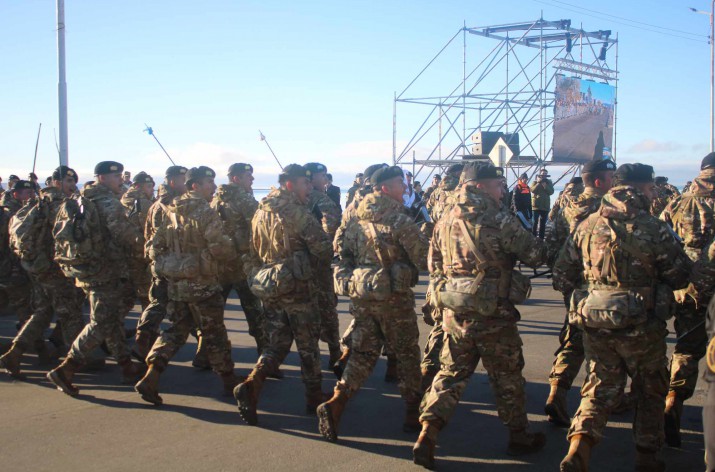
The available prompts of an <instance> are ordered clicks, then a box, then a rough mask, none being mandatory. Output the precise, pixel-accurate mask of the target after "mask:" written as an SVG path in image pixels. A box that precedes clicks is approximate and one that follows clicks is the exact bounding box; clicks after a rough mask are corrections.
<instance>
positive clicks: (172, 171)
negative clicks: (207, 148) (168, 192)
mask: <svg viewBox="0 0 715 472" xmlns="http://www.w3.org/2000/svg"><path fill="white" fill-rule="evenodd" d="M188 171H189V169H187V168H186V167H184V166H171V167H169V168H168V169H166V173H165V174H164V176H166V177H176V176H178V175H186V173H187V172H188Z"/></svg>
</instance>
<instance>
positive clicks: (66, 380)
mask: <svg viewBox="0 0 715 472" xmlns="http://www.w3.org/2000/svg"><path fill="white" fill-rule="evenodd" d="M81 368H82V363H81V362H78V361H76V360H74V359H73V358H71V357H67V358H66V359H65V361H64V362H63V363H62V364H60V365H59V366H58V367H57V368H56V369H54V370H51V371H50V372H49V373H48V374H47V378H48V379H49V381H50V382H52V383H53V384H55V385H56V386H57V390H60V391H62V392H64V393H66V394H67V395H69V396H71V397H76V396H77V395H79V389H78V388H77V387H75V386H74V385H72V379H73V378H74V374H75V372H77V371H78V370H79V369H81Z"/></svg>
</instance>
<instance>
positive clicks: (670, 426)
mask: <svg viewBox="0 0 715 472" xmlns="http://www.w3.org/2000/svg"><path fill="white" fill-rule="evenodd" d="M682 415H683V400H682V398H679V397H678V394H677V393H676V392H675V391H674V390H671V391H669V392H668V396H667V397H665V413H664V416H665V443H666V444H667V445H668V446H670V447H680V446H681V444H682V439H681V437H680V418H681V416H682Z"/></svg>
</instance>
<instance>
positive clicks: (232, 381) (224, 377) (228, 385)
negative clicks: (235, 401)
mask: <svg viewBox="0 0 715 472" xmlns="http://www.w3.org/2000/svg"><path fill="white" fill-rule="evenodd" d="M245 380H246V377H243V376H242V375H236V374H235V373H234V372H233V370H231V372H224V373H222V374H221V382H223V394H224V395H225V396H231V395H233V389H235V388H236V386H238V384H240V383H241V382H244V381H245Z"/></svg>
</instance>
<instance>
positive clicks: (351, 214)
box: [333, 188, 371, 255]
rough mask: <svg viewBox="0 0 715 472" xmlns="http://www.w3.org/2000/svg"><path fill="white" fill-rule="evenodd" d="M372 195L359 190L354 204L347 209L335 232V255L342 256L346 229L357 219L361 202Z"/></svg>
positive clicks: (363, 189) (364, 190)
mask: <svg viewBox="0 0 715 472" xmlns="http://www.w3.org/2000/svg"><path fill="white" fill-rule="evenodd" d="M370 193H371V192H367V191H366V189H365V188H362V189H360V190H358V191H357V192H356V193H355V197H354V198H353V201H352V203H351V204H350V205H348V206H347V207H345V211H344V212H343V215H342V217H341V218H340V226H339V227H338V229H337V230H336V231H335V236H334V237H333V251H334V253H335V254H338V255H339V254H340V251H341V250H342V248H341V246H340V244H342V240H343V236H342V235H343V233H344V232H345V228H347V226H348V223H350V221H352V220H354V219H355V218H357V210H358V207H359V206H360V202H362V201H363V199H364V198H365V196H366V195H369V194H370Z"/></svg>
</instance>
